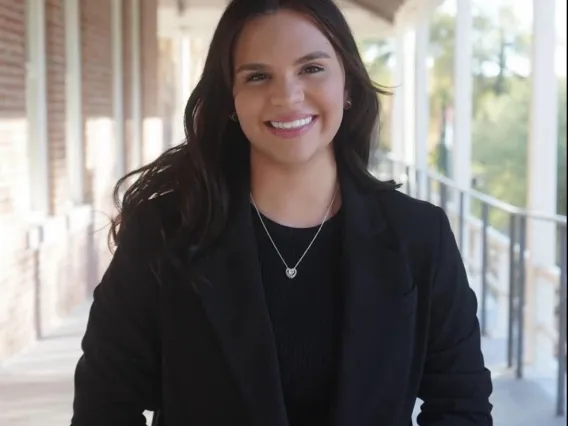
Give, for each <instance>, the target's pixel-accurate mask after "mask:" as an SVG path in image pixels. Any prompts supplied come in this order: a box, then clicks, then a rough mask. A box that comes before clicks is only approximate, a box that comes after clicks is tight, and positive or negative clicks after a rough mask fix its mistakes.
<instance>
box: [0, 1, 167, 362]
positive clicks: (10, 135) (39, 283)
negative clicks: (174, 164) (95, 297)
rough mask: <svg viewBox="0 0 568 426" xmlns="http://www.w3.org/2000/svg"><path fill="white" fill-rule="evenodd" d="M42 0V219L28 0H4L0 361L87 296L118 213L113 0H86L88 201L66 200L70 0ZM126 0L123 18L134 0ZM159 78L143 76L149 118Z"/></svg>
mask: <svg viewBox="0 0 568 426" xmlns="http://www.w3.org/2000/svg"><path fill="white" fill-rule="evenodd" d="M37 1H45V21H46V35H45V40H46V82H47V105H48V108H47V114H48V117H47V118H48V126H47V132H48V134H47V139H48V144H49V181H50V182H49V183H50V185H49V188H50V211H49V212H48V215H47V216H45V217H43V218H40V219H38V218H36V217H35V216H30V212H29V210H28V209H27V202H28V199H29V195H28V194H29V189H28V188H29V185H28V178H27V176H28V170H27V167H28V165H27V153H26V145H27V126H28V121H27V111H26V36H25V29H26V27H25V19H26V0H0V361H2V360H3V359H6V358H7V357H9V356H11V355H13V354H14V353H16V352H17V351H19V350H20V349H22V348H23V347H25V346H26V345H27V344H29V343H30V342H32V341H33V340H34V339H36V338H43V337H44V336H45V335H46V333H48V332H49V331H50V330H52V329H53V328H54V327H55V326H56V325H57V324H58V322H59V321H60V319H61V318H62V317H64V316H66V315H67V314H68V313H69V311H70V310H71V309H72V308H73V307H75V306H76V305H77V304H78V303H80V302H81V301H83V300H85V298H87V297H89V296H90V294H91V293H92V289H93V287H94V285H95V284H96V283H97V282H98V279H99V278H100V276H101V274H102V272H103V270H104V269H105V268H106V265H107V263H108V260H109V258H110V254H109V251H108V248H107V245H106V243H107V240H106V233H107V231H108V226H107V225H108V222H109V217H110V215H112V214H113V213H114V211H113V208H112V205H111V201H112V200H111V198H110V193H111V190H112V186H113V184H114V180H115V175H114V167H115V164H114V143H115V141H114V136H113V117H114V111H113V86H112V84H113V68H112V43H111V2H112V1H115V0H81V1H80V23H81V34H80V37H81V49H82V55H81V69H82V82H81V85H82V90H81V92H82V101H83V105H82V114H83V133H84V148H85V158H84V170H85V173H86V183H85V188H84V190H85V194H86V199H87V204H86V205H84V206H71V205H70V203H69V200H68V194H69V192H68V185H67V170H66V167H67V160H66V154H67V152H66V149H65V146H66V117H65V111H66V99H65V78H66V77H65V76H66V72H65V71H66V70H65V67H66V58H65V36H66V28H65V11H64V7H63V5H64V0H37ZM124 3H125V6H124V7H125V9H124V12H123V15H124V21H125V24H126V23H128V19H129V17H130V14H129V3H130V0H125V1H124ZM141 4H142V5H143V11H144V12H143V16H144V18H141V20H142V19H145V20H146V23H147V25H149V27H146V28H144V27H143V28H144V31H143V32H144V33H145V35H144V43H147V44H148V46H154V45H155V44H156V41H155V39H156V32H155V24H154V26H152V25H151V23H152V21H154V22H155V13H156V9H155V8H156V1H155V0H143V1H142V2H141ZM152 15H154V16H152ZM129 28H130V26H129V25H125V28H124V40H125V46H124V52H125V53H124V54H125V75H124V83H125V96H126V97H125V98H124V102H125V105H124V110H125V111H126V112H128V111H129V109H130V102H131V101H130V98H129V96H130V88H129V86H128V83H129V81H130V80H129V78H130V74H129V73H130V71H129V66H128V65H127V63H126V61H127V60H128V55H129V53H128V49H129V44H128V43H130V37H131V35H130V29H129ZM146 33H147V34H146ZM152 49H153V48H152V47H150V50H148V51H146V52H145V56H144V64H145V67H149V68H152V66H154V67H157V61H156V60H155V59H154V60H153V58H152V55H153V54H154V53H152V52H153V50H152ZM143 50H144V49H143ZM156 79H157V76H156V74H155V72H153V71H152V70H149V71H144V74H143V81H144V84H143V90H144V91H146V90H147V89H146V87H145V86H146V85H147V86H148V87H149V88H150V89H148V94H146V93H143V97H142V98H143V100H144V101H143V102H144V104H143V112H144V115H145V119H146V117H147V116H148V115H150V114H152V99H154V100H155V90H156V89H155V87H156ZM126 118H128V116H127V117H126ZM130 144H132V141H131V142H130ZM32 217H33V220H32Z"/></svg>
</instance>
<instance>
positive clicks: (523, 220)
mask: <svg viewBox="0 0 568 426" xmlns="http://www.w3.org/2000/svg"><path fill="white" fill-rule="evenodd" d="M526 243H527V217H526V216H525V215H521V216H520V220H519V269H518V279H519V282H518V287H517V288H518V291H519V294H518V295H519V304H518V313H517V319H518V323H517V327H518V329H517V371H516V377H517V378H518V379H521V378H522V377H523V362H524V345H525V339H524V333H525V296H526V294H525V293H526V290H525V284H526V283H525V280H526V266H525V263H526V262H525V251H526Z"/></svg>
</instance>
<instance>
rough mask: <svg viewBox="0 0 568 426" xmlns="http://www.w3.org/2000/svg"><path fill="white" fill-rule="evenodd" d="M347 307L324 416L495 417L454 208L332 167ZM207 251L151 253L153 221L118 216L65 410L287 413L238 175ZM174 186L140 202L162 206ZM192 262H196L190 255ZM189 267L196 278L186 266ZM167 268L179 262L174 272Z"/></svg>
mask: <svg viewBox="0 0 568 426" xmlns="http://www.w3.org/2000/svg"><path fill="white" fill-rule="evenodd" d="M340 181H341V191H342V200H343V205H342V209H343V217H344V219H343V220H344V223H343V231H344V232H343V251H344V259H343V261H344V268H343V270H344V275H345V277H344V278H345V284H346V286H345V287H346V290H345V301H346V312H347V313H346V319H345V324H344V329H343V349H342V361H341V366H340V369H339V371H338V374H339V391H338V393H337V399H336V403H335V407H334V415H333V419H334V420H333V424H332V425H330V426H408V425H410V424H411V414H412V411H413V407H414V404H415V401H416V399H417V398H420V399H422V400H423V401H425V403H424V404H423V406H422V410H421V414H420V417H419V424H420V425H423V426H466V425H467V426H473V425H476V426H489V425H492V420H491V414H490V413H491V404H490V403H489V396H490V394H491V391H492V384H491V377H490V373H489V371H488V370H487V369H486V368H485V366H484V360H483V356H482V354H481V348H480V332H479V325H478V321H477V318H476V312H477V302H476V298H475V295H474V293H473V291H472V290H471V289H470V288H469V285H468V281H467V277H466V273H465V270H464V266H463V263H462V260H461V258H460V255H459V252H458V248H457V246H456V243H455V239H454V236H453V234H452V232H451V230H450V225H449V222H448V219H447V217H446V215H445V214H444V212H443V211H442V210H441V209H439V208H438V207H434V206H432V205H430V204H428V203H425V202H421V201H417V200H414V199H411V198H409V197H407V196H405V195H403V194H401V193H400V192H398V191H394V190H392V191H387V190H385V191H379V190H368V189H363V187H361V186H359V185H358V184H357V183H355V180H354V179H353V178H352V177H351V176H350V175H349V174H347V173H341V174H340ZM233 199H234V203H233V204H232V206H231V216H230V221H229V224H228V227H227V229H226V231H225V232H224V233H223V235H222V237H221V239H220V241H219V243H218V244H217V245H216V246H215V248H214V249H213V250H212V251H211V252H210V253H209V255H208V256H206V257H205V258H203V259H201V260H199V261H196V262H195V264H191V265H190V264H188V262H186V261H184V250H181V251H180V252H179V255H178V257H177V260H179V262H178V268H173V267H171V268H167V267H165V268H152V267H151V266H150V265H151V262H150V261H149V259H148V253H149V252H150V251H151V248H152V247H151V245H152V244H151V242H152V241H154V240H153V238H154V237H155V235H154V233H155V230H153V229H151V228H150V227H149V226H148V223H147V222H146V221H145V220H144V215H143V214H142V213H140V215H139V216H140V217H139V218H138V220H137V221H136V222H137V224H136V225H134V224H133V225H131V226H130V228H129V229H127V230H126V232H125V235H124V238H123V240H122V242H121V243H120V244H119V247H118V248H117V251H116V253H115V255H114V257H113V260H112V262H111V264H110V266H109V268H108V270H107V271H106V273H105V275H104V277H103V279H102V281H101V283H100V285H99V286H98V287H97V288H96V290H95V292H94V302H93V305H92V308H91V312H90V317H89V322H88V326H87V330H86V334H85V336H84V339H83V343H82V347H83V351H84V355H83V356H82V357H81V359H80V360H79V362H78V365H77V369H76V376H75V400H74V405H73V408H74V414H73V420H72V426H141V425H144V424H145V420H144V418H143V416H142V412H143V411H144V410H151V411H155V410H160V414H159V419H158V420H157V422H156V423H157V424H159V425H161V426H228V425H235V426H287V418H286V409H285V406H284V402H283V397H282V390H281V388H280V379H279V372H278V365H277V356H276V351H275V345H274V342H273V335H272V330H271V325H270V319H269V316H268V310H267V307H266V304H265V302H264V294H263V288H262V283H261V278H260V272H259V265H258V260H257V259H258V258H257V254H256V245H255V240H254V233H253V229H252V220H251V209H250V204H249V198H248V183H247V185H243V187H242V188H241V189H240V190H239V191H236V193H235V194H234V197H233ZM174 200H175V196H173V195H172V194H169V195H165V196H162V197H160V198H158V199H156V200H155V201H153V202H150V203H148V206H147V210H152V212H153V214H159V215H162V217H167V216H168V215H171V212H173V211H175V209H176V206H175V201H174ZM191 268H193V269H191ZM184 269H185V270H186V271H190V270H193V271H199V273H200V274H201V276H202V277H203V278H205V279H206V281H207V283H206V284H200V285H198V286H192V285H191V284H190V283H189V281H188V279H186V278H184V274H182V273H180V270H184ZM176 271H177V272H176Z"/></svg>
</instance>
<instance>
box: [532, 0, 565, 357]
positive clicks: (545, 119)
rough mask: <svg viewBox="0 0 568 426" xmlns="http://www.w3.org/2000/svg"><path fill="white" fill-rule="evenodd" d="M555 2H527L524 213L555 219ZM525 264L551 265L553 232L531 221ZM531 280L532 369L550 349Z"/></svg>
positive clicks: (546, 291)
mask: <svg viewBox="0 0 568 426" xmlns="http://www.w3.org/2000/svg"><path fill="white" fill-rule="evenodd" d="M554 23H555V0H538V1H537V0H534V1H533V50H532V73H531V91H532V100H531V119H530V132H529V148H528V176H529V179H528V208H529V210H536V211H539V212H542V213H546V214H554V213H556V202H557V200H556V198H557V194H556V190H557V155H558V154H557V147H558V123H557V120H558V118H557V116H558V93H557V91H558V87H557V84H558V82H557V76H556V73H555V48H556V37H555V36H556V34H555V33H556V32H555V24H554ZM528 244H529V248H530V254H531V255H530V262H531V263H532V266H533V268H530V269H529V271H535V267H537V268H539V269H541V270H542V269H545V268H548V267H550V266H552V265H553V264H554V262H555V252H556V238H555V226H554V225H553V224H551V223H545V222H543V221H539V220H535V221H529V223H528ZM541 280H542V278H540V277H539V276H538V275H537V274H534V273H533V274H530V275H529V276H528V282H527V315H526V320H527V326H526V329H527V330H528V332H529V336H528V338H527V348H528V349H529V357H532V358H533V362H534V363H535V365H536V366H537V367H539V366H543V365H547V364H548V363H549V362H550V359H551V357H552V355H553V354H554V346H553V344H552V342H551V341H550V339H548V338H546V336H544V333H542V332H539V331H538V328H537V327H538V326H541V325H543V324H551V323H552V324H553V323H554V318H553V317H552V315H551V313H552V309H553V306H554V303H555V296H554V292H553V291H551V290H552V289H551V287H550V285H549V284H547V283H545V282H542V281H541Z"/></svg>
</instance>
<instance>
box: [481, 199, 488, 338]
mask: <svg viewBox="0 0 568 426" xmlns="http://www.w3.org/2000/svg"><path fill="white" fill-rule="evenodd" d="M481 220H482V224H483V228H482V233H481V334H482V335H483V336H487V264H488V251H489V248H488V244H487V227H488V225H489V224H488V222H489V206H488V205H487V203H486V202H484V201H482V202H481Z"/></svg>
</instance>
